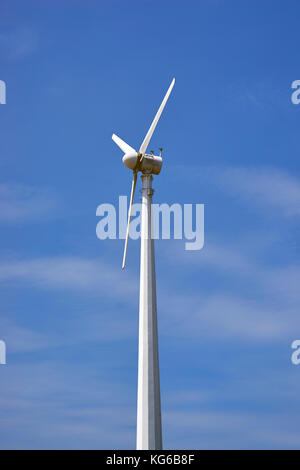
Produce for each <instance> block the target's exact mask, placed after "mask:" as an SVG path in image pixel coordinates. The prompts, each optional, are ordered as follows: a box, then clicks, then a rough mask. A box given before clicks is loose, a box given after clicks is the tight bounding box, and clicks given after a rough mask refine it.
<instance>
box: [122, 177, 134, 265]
mask: <svg viewBox="0 0 300 470" xmlns="http://www.w3.org/2000/svg"><path fill="white" fill-rule="evenodd" d="M136 179H137V172H136V171H134V172H133V179H132V186H131V195H130V203H129V209H128V222H127V230H126V238H125V246H124V254H123V263H122V269H124V268H125V262H126V254H127V245H128V236H129V229H130V221H131V212H132V204H133V199H134V193H135V187H136Z"/></svg>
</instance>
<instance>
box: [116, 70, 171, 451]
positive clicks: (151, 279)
mask: <svg viewBox="0 0 300 470" xmlns="http://www.w3.org/2000/svg"><path fill="white" fill-rule="evenodd" d="M174 83H175V78H174V79H173V80H172V82H171V85H170V86H169V89H168V91H167V93H166V95H165V97H164V99H163V101H162V103H161V105H160V107H159V109H158V111H157V113H156V116H155V118H154V119H153V122H152V124H151V126H150V128H149V130H148V132H147V134H146V137H145V139H144V141H143V143H142V145H141V147H140V149H139V151H138V152H137V151H136V150H135V149H134V148H132V147H130V145H128V144H126V142H124V141H123V140H122V139H120V137H118V136H117V135H115V134H113V136H112V139H113V141H114V142H115V143H116V144H117V145H118V146H119V147H120V148H121V150H123V152H124V154H125V155H124V157H123V163H124V165H125V166H126V167H127V168H129V169H130V170H132V171H133V179H132V187H131V196H130V204H129V210H128V223H127V231H126V239H125V247H124V255H123V263H122V269H124V267H125V262H126V254H127V245H128V236H129V229H130V221H131V213H132V204H133V200H134V193H135V188H136V182H137V174H138V172H139V171H140V172H141V173H142V176H141V178H142V188H143V189H142V220H141V259H140V303H139V348H138V351H139V352H138V354H139V356H138V394H137V433H136V448H137V450H161V449H162V429H161V404H160V380H159V361H158V332H157V309H156V276H155V257H154V240H153V237H152V210H151V206H152V195H153V189H152V179H153V177H152V175H159V173H160V170H161V167H162V156H161V154H162V149H160V155H159V156H155V155H154V154H153V152H151V155H148V154H146V151H147V148H148V146H149V142H150V139H151V137H152V134H153V132H154V130H155V127H156V125H157V123H158V120H159V118H160V116H161V113H162V112H163V109H164V107H165V105H166V102H167V100H168V98H169V96H170V93H171V91H172V88H173V86H174Z"/></svg>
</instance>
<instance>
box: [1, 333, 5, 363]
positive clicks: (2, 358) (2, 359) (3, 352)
mask: <svg viewBox="0 0 300 470" xmlns="http://www.w3.org/2000/svg"><path fill="white" fill-rule="evenodd" d="M0 364H6V344H5V341H3V340H2V339H0Z"/></svg>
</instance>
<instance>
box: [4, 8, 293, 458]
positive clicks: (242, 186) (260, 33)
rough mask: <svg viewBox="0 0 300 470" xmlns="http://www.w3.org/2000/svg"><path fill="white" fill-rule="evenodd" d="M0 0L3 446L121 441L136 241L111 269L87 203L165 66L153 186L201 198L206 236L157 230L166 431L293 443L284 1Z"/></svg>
mask: <svg viewBox="0 0 300 470" xmlns="http://www.w3.org/2000/svg"><path fill="white" fill-rule="evenodd" d="M0 10H1V14H0V18H1V19H0V25H1V28H0V65H1V67H0V79H1V80H4V81H5V82H6V86H7V104H5V105H0V119H1V126H0V132H1V138H0V142H1V147H0V148H1V150H0V175H1V180H0V225H1V248H0V279H1V310H0V313H1V314H0V339H3V340H5V342H6V345H7V364H6V365H5V366H4V365H1V366H0V384H1V385H0V416H1V419H0V447H1V448H3V449H14V448H24V449H30V448H68V449H73V448H75V449H76V448H87V449H88V448H92V449H97V448H104V449H105V448H107V449H127V448H128V449H132V448H134V447H135V420H136V387H137V332H138V288H137V286H138V274H139V273H138V270H139V242H138V241H132V240H130V242H129V249H128V265H127V268H126V270H125V272H121V269H120V265H121V258H122V250H123V241H122V240H105V241H100V240H98V239H97V238H96V232H95V230H96V224H97V222H98V219H97V217H96V215H95V214H96V208H97V206H98V205H99V204H101V203H114V204H116V203H117V201H118V197H119V195H126V194H128V193H129V190H130V179H131V175H130V173H129V172H128V170H127V169H126V168H125V167H124V166H123V164H122V161H121V158H122V154H121V152H120V151H119V149H118V148H117V147H116V146H115V144H114V143H113V142H112V140H111V134H112V133H113V132H115V133H117V134H118V135H120V137H122V138H124V139H125V140H126V141H127V142H128V143H129V144H130V145H132V146H133V147H138V146H139V145H140V143H141V142H142V140H143V138H144V135H145V133H146V131H147V129H148V127H149V124H150V122H151V120H152V118H153V116H154V113H155V112H156V109H157V107H158V105H159V104H160V101H161V99H162V97H163V95H164V93H165V91H166V89H167V87H168V85H169V83H170V81H171V79H172V78H173V76H175V77H176V84H175V87H174V90H173V92H172V95H171V97H170V100H169V102H168V104H167V107H166V109H165V112H164V114H163V116H162V118H161V121H160V123H159V125H158V127H157V129H156V131H155V134H154V136H153V139H152V141H151V148H154V149H157V148H158V147H160V146H163V147H164V155H163V156H164V166H163V170H162V172H161V174H160V175H159V177H156V178H155V179H154V188H155V202H167V203H169V204H172V203H174V202H179V203H194V204H195V203H199V204H201V203H203V204H205V245H204V248H203V250H201V251H198V252H192V251H190V252H189V251H185V249H184V241H183V240H182V241H181V240H176V241H174V240H170V241H168V240H159V241H157V242H156V264H157V294H158V314H159V341H160V368H161V393H162V411H163V440H164V447H165V448H169V449H188V448H192V449H202V448H207V449H215V448H222V449H231V448H238V449H240V448H241V449H251V448H269V449H273V448H274V449H277V448H289V449H291V448H299V445H300V431H299V426H298V422H299V418H300V416H299V409H300V406H299V405H300V396H299V385H300V366H295V365H293V364H292V363H291V360H290V357H291V353H292V350H291V343H292V341H293V340H295V339H299V337H300V322H299V306H300V295H299V282H300V263H299V254H300V250H299V217H300V164H299V123H300V105H294V104H292V102H291V94H292V89H291V84H292V82H293V81H294V80H297V79H300V67H299V59H298V56H299V51H298V49H299V47H298V46H299V13H300V6H299V2H297V1H293V0H290V1H289V2H283V1H276V0H275V1H267V0H264V1H261V0H260V1H256V0H251V1H246V0H244V1H243V0H240V1H231V0H227V1H226V2H225V1H222V0H203V1H201V2H200V1H191V0H187V1H176V0H175V1H174V0H172V1H169V0H164V1H156V0H148V1H146V0H141V1H129V0H128V1H127V0H123V1H121V0H118V1H117V0H110V1H108V0H107V1H83V0H82V1H79V0H78V1H75V0H74V1H72V0H70V1H66V0H60V1H51V2H50V1H44V2H38V1H27V2H26V3H25V2H22V1H14V2H10V1H5V0H2V1H1V6H0ZM139 184H140V183H139Z"/></svg>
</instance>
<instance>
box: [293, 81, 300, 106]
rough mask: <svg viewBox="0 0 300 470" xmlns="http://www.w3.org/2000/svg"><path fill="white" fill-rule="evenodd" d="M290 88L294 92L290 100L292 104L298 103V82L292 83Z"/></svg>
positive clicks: (299, 84)
mask: <svg viewBox="0 0 300 470" xmlns="http://www.w3.org/2000/svg"><path fill="white" fill-rule="evenodd" d="M292 88H293V89H294V90H295V91H293V93H292V95H291V100H292V103H293V104H299V103H300V80H294V81H293V83H292Z"/></svg>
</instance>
